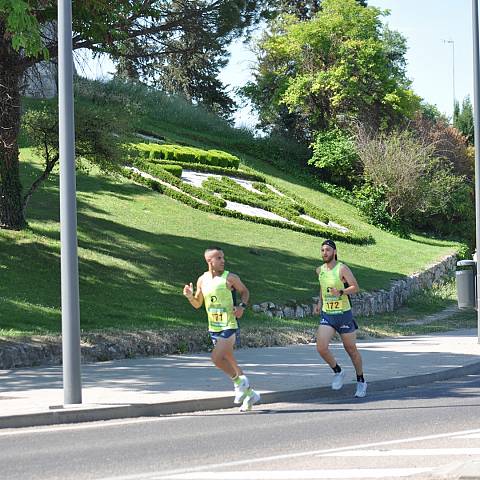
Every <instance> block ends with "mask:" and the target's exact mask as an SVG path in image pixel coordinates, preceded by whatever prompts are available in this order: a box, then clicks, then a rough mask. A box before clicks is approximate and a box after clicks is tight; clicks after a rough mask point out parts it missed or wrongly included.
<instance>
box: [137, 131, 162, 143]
mask: <svg viewBox="0 0 480 480" xmlns="http://www.w3.org/2000/svg"><path fill="white" fill-rule="evenodd" d="M135 135H136V136H137V137H140V138H143V139H144V140H149V141H150V142H155V143H161V142H162V140H160V139H159V138H156V137H151V136H150V135H144V134H143V133H136V134H135Z"/></svg>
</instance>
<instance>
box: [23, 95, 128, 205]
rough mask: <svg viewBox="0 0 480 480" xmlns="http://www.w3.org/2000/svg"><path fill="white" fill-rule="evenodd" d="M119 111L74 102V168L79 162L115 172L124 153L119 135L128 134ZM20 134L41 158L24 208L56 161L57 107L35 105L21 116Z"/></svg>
mask: <svg viewBox="0 0 480 480" xmlns="http://www.w3.org/2000/svg"><path fill="white" fill-rule="evenodd" d="M118 112H119V110H118V109H111V108H110V106H108V105H107V104H105V105H101V106H100V105H97V104H95V103H84V102H81V101H79V102H76V104H75V156H76V159H77V168H81V167H82V166H83V160H87V163H91V164H94V165H97V166H99V167H100V168H101V169H102V170H103V171H105V172H111V171H117V170H118V168H119V164H120V163H121V161H123V157H124V155H125V150H124V148H123V144H122V142H121V140H120V136H119V135H128V134H131V133H132V132H131V130H130V128H131V124H130V123H129V121H128V117H127V115H124V116H120V117H119V116H117V114H118ZM22 131H23V134H24V136H26V137H27V138H28V143H29V144H30V145H31V146H33V147H34V148H35V150H36V152H37V153H38V154H39V156H40V157H41V158H42V159H43V162H44V165H43V172H42V173H41V174H40V175H39V177H38V178H37V179H35V181H34V182H33V183H32V185H31V186H30V188H29V189H28V190H27V193H26V195H25V197H24V204H25V205H24V208H25V207H26V204H27V203H28V201H29V200H30V197H31V196H32V194H33V193H34V192H35V191H36V190H37V189H38V188H39V186H40V185H41V183H42V182H44V181H45V180H46V179H47V178H48V176H49V175H50V173H51V172H52V170H53V168H54V167H55V166H56V165H57V163H58V160H59V156H60V153H59V128H58V107H57V104H56V103H55V104H53V103H52V102H50V101H44V102H41V103H40V104H37V105H36V106H35V108H31V109H29V110H27V111H26V112H25V113H24V115H23V117H22Z"/></svg>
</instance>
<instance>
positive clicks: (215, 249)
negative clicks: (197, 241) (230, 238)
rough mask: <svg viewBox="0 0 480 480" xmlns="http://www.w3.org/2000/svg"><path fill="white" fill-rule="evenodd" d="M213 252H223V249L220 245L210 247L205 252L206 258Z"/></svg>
mask: <svg viewBox="0 0 480 480" xmlns="http://www.w3.org/2000/svg"><path fill="white" fill-rule="evenodd" d="M213 252H223V250H222V248H220V247H208V248H207V249H206V250H205V253H204V256H205V258H208V257H210V256H211V255H212V253H213Z"/></svg>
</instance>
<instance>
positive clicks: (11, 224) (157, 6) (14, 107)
mask: <svg viewBox="0 0 480 480" xmlns="http://www.w3.org/2000/svg"><path fill="white" fill-rule="evenodd" d="M192 3H195V4H196V6H197V8H196V10H195V17H192V10H191V9H187V10H184V9H183V8H182V7H183V6H186V5H187V4H192ZM56 6H57V1H56V0H0V228H8V229H21V228H23V227H24V226H25V223H26V221H25V217H24V213H23V211H24V208H23V200H22V185H21V182H20V177H19V159H18V156H19V150H18V143H17V137H18V134H19V128H20V116H21V114H20V93H21V88H22V80H23V78H24V74H25V71H26V70H27V69H28V68H29V67H31V66H32V65H35V64H36V63H37V62H39V61H41V60H43V59H45V58H54V57H56V55H57V38H56V36H55V35H50V34H49V32H50V29H48V28H46V27H47V26H50V25H52V22H55V20H56V15H57V9H56ZM260 7H261V2H260V3H259V2H257V1H255V0H233V1H232V0H208V1H207V0H205V1H202V2H187V0H143V1H141V2H132V1H131V0H116V1H115V2H106V1H104V0H73V26H72V28H73V39H72V48H73V49H74V50H76V49H80V48H87V49H90V50H92V51H93V52H96V53H99V54H101V53H106V54H109V55H111V56H112V57H114V58H125V59H127V60H128V59H130V60H132V59H133V58H134V57H133V56H134V55H135V58H137V57H138V56H140V57H141V58H142V59H145V60H146V61H148V60H151V59H153V58H156V57H158V54H159V52H162V53H163V54H168V53H169V52H170V50H169V49H170V48H171V46H170V44H169V40H170V39H172V38H174V37H178V36H179V34H180V33H181V32H184V31H190V30H189V28H190V27H191V26H192V25H195V22H199V19H203V18H205V17H213V18H217V19H218V24H217V25H216V28H217V30H218V32H219V33H220V34H222V35H224V36H228V34H230V35H231V36H232V38H233V36H234V35H236V34H238V35H239V34H240V33H241V32H242V31H243V30H244V29H247V28H249V27H250V26H251V25H253V24H254V23H255V22H256V21H258V20H259V18H260V17H261V14H262V13H261V8H260ZM228 32H229V33H228ZM127 41H135V42H136V44H137V45H138V46H140V47H141V48H140V49H139V51H137V50H135V52H134V53H131V52H129V50H128V48H127V49H125V42H127Z"/></svg>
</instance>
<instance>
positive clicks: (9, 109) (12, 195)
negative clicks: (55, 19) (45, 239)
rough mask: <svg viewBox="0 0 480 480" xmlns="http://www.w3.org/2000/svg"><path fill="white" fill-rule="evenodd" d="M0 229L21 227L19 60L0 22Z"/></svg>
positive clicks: (20, 58)
mask: <svg viewBox="0 0 480 480" xmlns="http://www.w3.org/2000/svg"><path fill="white" fill-rule="evenodd" d="M0 58H1V62H0V228H6V229H12V230H21V229H22V228H24V227H25V217H24V215H23V209H22V184H21V182H20V171H19V159H18V155H19V151H18V142H17V139H18V133H19V130H20V116H21V114H20V85H21V81H22V79H23V71H24V68H23V61H22V57H21V56H20V55H19V54H18V53H17V52H15V51H14V50H13V49H12V46H11V43H10V42H9V40H8V34H7V35H5V28H4V24H3V22H1V21H0Z"/></svg>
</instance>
